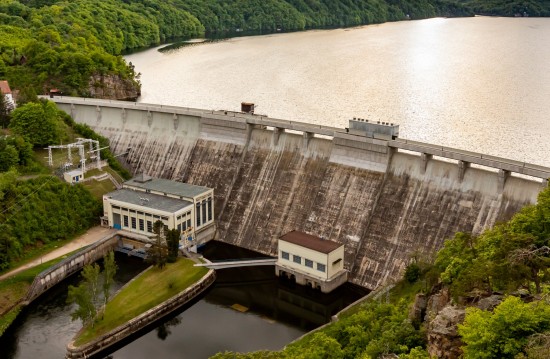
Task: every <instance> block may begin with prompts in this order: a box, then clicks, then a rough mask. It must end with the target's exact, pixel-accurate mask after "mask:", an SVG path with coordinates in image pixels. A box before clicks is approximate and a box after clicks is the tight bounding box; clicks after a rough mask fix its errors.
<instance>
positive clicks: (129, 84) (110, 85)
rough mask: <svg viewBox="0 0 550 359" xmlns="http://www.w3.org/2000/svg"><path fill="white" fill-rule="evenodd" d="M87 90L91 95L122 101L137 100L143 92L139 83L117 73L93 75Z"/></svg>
mask: <svg viewBox="0 0 550 359" xmlns="http://www.w3.org/2000/svg"><path fill="white" fill-rule="evenodd" d="M87 91H88V94H89V95H90V97H94V98H102V99H109V100H122V101H135V100H136V99H137V98H138V97H139V96H140V94H141V88H140V85H139V84H138V83H136V82H135V81H132V80H130V79H122V78H121V77H120V76H117V75H94V76H92V77H91V78H90V82H89V85H88V89H87Z"/></svg>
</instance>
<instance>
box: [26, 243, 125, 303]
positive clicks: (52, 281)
mask: <svg viewBox="0 0 550 359" xmlns="http://www.w3.org/2000/svg"><path fill="white" fill-rule="evenodd" d="M118 240H119V236H118V235H116V234H115V235H114V236H108V237H105V238H103V239H101V240H99V241H97V242H95V243H93V244H91V245H90V246H88V247H86V248H85V249H83V250H80V251H78V252H77V253H75V254H73V255H71V256H70V257H68V258H66V259H64V260H63V261H61V262H59V263H57V264H56V265H54V266H52V267H50V268H48V269H46V270H45V271H43V272H41V273H40V274H38V275H37V276H36V277H35V278H34V281H33V282H32V284H31V287H30V288H29V290H28V291H27V297H26V298H25V301H26V303H30V302H32V301H33V300H34V299H36V298H38V297H39V296H40V295H41V294H42V293H44V292H45V291H47V290H48V289H50V288H51V287H53V286H54V285H56V284H57V283H59V282H61V281H62V280H64V279H65V278H67V277H69V276H70V275H72V274H74V273H76V272H78V271H79V270H81V269H82V268H83V267H84V266H85V265H87V264H90V263H94V262H96V261H98V260H99V259H101V258H103V256H104V255H105V254H107V252H109V251H111V250H114V249H115V248H116V247H117V245H118Z"/></svg>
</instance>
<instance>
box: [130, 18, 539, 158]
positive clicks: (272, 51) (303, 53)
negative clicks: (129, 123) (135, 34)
mask: <svg viewBox="0 0 550 359" xmlns="http://www.w3.org/2000/svg"><path fill="white" fill-rule="evenodd" d="M548 39H550V19H546V18H490V17H475V18H464V19H430V20H422V21H407V22H398V23H388V24H382V25H374V26H364V27H358V28H353V29H336V30H319V31H307V32H299V33H289V34H274V35H266V36H258V37H241V38H235V39H229V40H226V41H221V42H214V43H206V44H201V45H193V46H189V47H185V48H180V49H178V50H172V51H169V52H164V53H160V52H158V51H157V50H156V49H151V50H147V51H145V52H141V53H136V54H132V55H128V56H126V59H127V60H128V61H131V62H132V63H133V64H134V65H135V66H136V69H137V71H139V72H141V73H142V76H141V80H142V83H143V89H142V91H143V93H142V97H141V99H140V101H141V102H147V103H160V104H167V105H177V106H186V107H197V108H205V109H228V110H239V109H240V103H241V102H242V101H250V102H254V103H255V104H256V106H257V110H256V112H257V113H261V114H266V115H269V116H270V117H276V118H284V119H290V120H299V121H304V122H311V123H318V124H324V125H331V126H338V127H347V121H348V119H350V118H352V117H362V118H367V119H373V120H382V121H388V122H396V123H399V124H400V125H401V127H400V136H401V137H404V138H408V139H413V140H419V141H426V142H430V143H434V144H441V145H445V146H451V147H457V148H461V149H466V150H470V151H478V152H483V153H487V154H491V155H496V156H503V157H507V158H511V159H515V160H519V161H526V162H531V163H536V164H541V165H546V166H550V156H548V154H549V153H550V151H549V150H550V142H549V141H548V139H547V138H548V135H550V120H549V116H550V46H548Z"/></svg>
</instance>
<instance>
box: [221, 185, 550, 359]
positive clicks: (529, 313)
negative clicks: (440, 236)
mask: <svg viewBox="0 0 550 359" xmlns="http://www.w3.org/2000/svg"><path fill="white" fill-rule="evenodd" d="M419 293H420V294H422V295H424V296H425V298H426V297H428V298H429V297H430V296H433V297H438V298H439V300H441V298H444V297H445V296H444V295H442V293H450V294H449V296H448V297H447V299H446V300H443V304H446V303H448V306H449V307H451V308H458V309H457V310H462V313H464V314H465V315H464V317H463V318H462V320H457V323H455V325H454V330H455V331H457V332H458V335H457V336H458V338H459V342H455V343H453V345H452V346H450V347H447V348H446V350H445V351H444V354H445V357H446V358H457V357H459V355H462V357H463V358H480V359H481V358H485V359H489V358H495V359H497V358H498V359H500V358H516V359H520V358H533V359H543V358H548V357H549V356H548V354H549V353H550V297H549V295H550V187H547V188H546V189H544V190H543V191H542V192H541V193H540V195H539V198H538V203H537V204H536V205H533V206H527V207H525V208H523V209H522V210H521V211H520V212H519V213H517V214H516V215H515V216H514V217H513V218H512V219H511V220H510V221H508V222H507V223H503V224H500V225H497V226H495V227H494V228H492V229H489V230H486V231H484V232H483V233H482V234H480V235H479V236H474V235H471V234H468V233H457V234H456V235H455V236H454V238H451V239H449V240H447V241H446V242H445V245H444V247H443V248H442V249H441V250H440V251H439V252H438V253H437V255H436V256H435V257H434V258H433V259H432V260H420V258H411V263H410V264H409V266H408V267H407V269H406V271H405V273H404V278H403V280H402V281H401V282H400V283H398V284H397V285H396V286H395V287H394V288H393V289H392V290H391V291H390V292H389V294H388V295H387V296H386V295H382V296H380V298H379V299H378V300H368V301H366V302H365V303H363V304H362V305H361V306H360V308H359V309H358V310H356V312H355V313H350V314H346V313H344V315H342V318H340V320H338V321H337V322H335V323H332V324H330V325H328V326H326V327H325V328H323V329H322V330H320V331H317V332H314V333H311V334H309V335H307V336H306V337H305V338H303V339H302V340H299V341H297V342H295V343H292V344H290V345H289V346H287V347H286V348H285V349H284V350H282V351H279V352H267V351H261V352H255V353H247V354H239V353H233V352H227V353H220V354H218V355H216V356H214V358H215V359H226V358H227V359H229V358H241V359H244V358H247V359H254V358H258V359H259V358H289V359H290V358H293V359H295V358H304V359H306V358H307V359H313V358H327V359H328V358H330V359H355V358H363V359H367V358H401V359H403V358H405V359H420V358H425V359H428V358H430V357H435V356H434V353H433V351H432V352H430V353H429V347H430V345H434V346H435V347H437V346H440V345H441V341H437V340H436V341H435V342H431V341H430V335H429V331H430V330H431V329H432V327H433V322H434V321H436V320H435V319H434V318H433V317H431V316H430V314H429V313H428V312H429V310H430V305H427V304H426V302H424V303H425V304H424V310H425V311H426V315H425V317H424V316H423V315H417V314H415V310H414V309H415V308H418V307H417V303H418V302H417V301H416V300H415V298H418V294H419ZM415 295H416V297H415ZM484 299H485V300H487V299H490V300H493V302H492V306H491V307H490V308H487V307H485V308H483V306H487V304H486V303H488V301H484ZM428 300H429V299H428ZM435 302H436V301H433V302H432V307H435V306H436V305H434V304H433V303H435ZM413 303H414V305H413ZM480 303H483V305H481V304H480ZM441 311H442V310H441ZM451 312H452V311H451ZM435 314H437V313H435ZM452 330H453V328H452V327H451V326H450V325H449V324H448V322H444V330H443V331H444V332H452ZM431 337H432V338H433V336H431ZM459 348H460V349H459ZM451 350H453V351H454V352H455V353H454V355H453V354H451V353H450V351H451ZM430 354H431V356H430Z"/></svg>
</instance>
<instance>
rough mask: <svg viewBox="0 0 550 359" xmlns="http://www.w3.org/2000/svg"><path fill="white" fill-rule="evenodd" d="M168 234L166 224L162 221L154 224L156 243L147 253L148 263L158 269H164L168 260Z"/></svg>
mask: <svg viewBox="0 0 550 359" xmlns="http://www.w3.org/2000/svg"><path fill="white" fill-rule="evenodd" d="M166 232H167V230H166V228H165V226H164V223H163V222H162V221H160V220H158V221H156V222H155V223H154V224H153V233H154V234H155V243H153V245H152V246H151V248H149V250H148V251H147V262H148V263H151V264H152V265H154V266H156V267H157V268H160V269H162V268H164V266H165V265H166V262H167V260H168V248H167V247H166V238H165V233H166Z"/></svg>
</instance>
